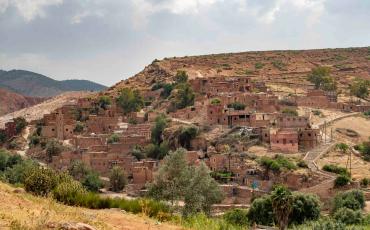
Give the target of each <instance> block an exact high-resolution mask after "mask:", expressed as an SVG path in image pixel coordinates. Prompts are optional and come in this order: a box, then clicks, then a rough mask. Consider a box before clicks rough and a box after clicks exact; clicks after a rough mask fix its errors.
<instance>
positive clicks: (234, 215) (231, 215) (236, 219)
mask: <svg viewBox="0 0 370 230" xmlns="http://www.w3.org/2000/svg"><path fill="white" fill-rule="evenodd" d="M223 218H224V219H225V220H226V222H228V223H230V224H233V225H238V226H247V225H248V224H249V222H248V211H247V210H244V209H239V208H236V209H232V210H230V211H228V212H226V213H225V214H224V215H223Z"/></svg>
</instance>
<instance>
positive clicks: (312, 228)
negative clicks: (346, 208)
mask: <svg viewBox="0 0 370 230" xmlns="http://www.w3.org/2000/svg"><path fill="white" fill-rule="evenodd" d="M292 229H294V230H306V229H307V230H345V229H346V226H345V225H344V224H343V223H341V222H337V221H332V220H331V219H321V220H319V221H315V222H309V223H306V224H305V225H301V226H298V227H293V228H292Z"/></svg>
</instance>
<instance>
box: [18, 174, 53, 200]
mask: <svg viewBox="0 0 370 230" xmlns="http://www.w3.org/2000/svg"><path fill="white" fill-rule="evenodd" d="M56 185H57V177H56V174H55V172H54V171H52V170H50V169H45V168H41V167H35V168H33V169H32V170H31V171H29V175H26V179H25V180H24V188H25V190H26V191H27V192H30V193H32V194H34V195H37V196H46V195H48V194H49V193H50V192H51V191H52V190H53V189H54V188H55V186H56Z"/></svg>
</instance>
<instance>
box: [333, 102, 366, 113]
mask: <svg viewBox="0 0 370 230" xmlns="http://www.w3.org/2000/svg"><path fill="white" fill-rule="evenodd" d="M337 108H338V109H340V110H342V111H345V112H367V111H369V110H370V103H366V104H356V103H337Z"/></svg>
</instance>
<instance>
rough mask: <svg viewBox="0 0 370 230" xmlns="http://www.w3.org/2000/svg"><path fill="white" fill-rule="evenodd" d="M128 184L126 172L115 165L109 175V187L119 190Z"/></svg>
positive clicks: (115, 190)
mask: <svg viewBox="0 0 370 230" xmlns="http://www.w3.org/2000/svg"><path fill="white" fill-rule="evenodd" d="M126 184H127V180H126V176H125V172H124V171H123V170H122V169H121V168H120V167H113V168H112V170H111V171H110V175H109V189H110V190H112V191H114V192H119V191H122V189H123V188H124V187H125V186H126Z"/></svg>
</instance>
